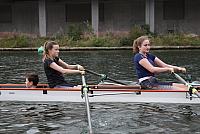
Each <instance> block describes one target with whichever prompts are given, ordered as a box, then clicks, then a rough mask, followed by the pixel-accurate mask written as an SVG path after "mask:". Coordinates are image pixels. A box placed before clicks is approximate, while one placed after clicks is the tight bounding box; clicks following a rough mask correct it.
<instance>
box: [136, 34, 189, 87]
mask: <svg viewBox="0 0 200 134" xmlns="http://www.w3.org/2000/svg"><path fill="white" fill-rule="evenodd" d="M150 48H151V43H150V39H149V38H148V36H141V37H139V38H137V39H136V40H134V42H133V51H134V53H135V55H134V56H133V58H132V62H133V63H134V66H135V71H136V74H137V78H138V81H139V84H140V85H141V87H142V88H143V89H154V88H155V89H163V88H170V89H172V88H173V89H178V88H179V84H175V83H170V82H160V81H158V80H157V78H156V77H155V74H159V73H164V72H168V73H172V72H186V69H185V68H183V67H177V66H173V65H169V64H167V63H165V62H163V61H162V60H160V59H159V58H158V57H156V56H155V55H153V54H151V53H150Z"/></svg>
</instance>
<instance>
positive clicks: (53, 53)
mask: <svg viewBox="0 0 200 134" xmlns="http://www.w3.org/2000/svg"><path fill="white" fill-rule="evenodd" d="M49 55H50V56H52V57H58V55H59V45H53V48H52V49H51V50H49Z"/></svg>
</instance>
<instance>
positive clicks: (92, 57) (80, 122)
mask: <svg viewBox="0 0 200 134" xmlns="http://www.w3.org/2000/svg"><path fill="white" fill-rule="evenodd" d="M152 53H153V54H155V55H157V56H158V57H159V58H160V59H162V60H164V61H166V62H167V63H170V64H173V65H178V66H184V67H186V68H187V70H188V74H191V75H192V76H193V77H192V79H193V80H194V81H195V80H197V81H200V77H199V72H200V69H199V63H200V62H199V58H200V55H199V53H200V50H171V51H168V50H165V51H164V50H162V51H158V50H156V51H152ZM60 57H61V58H62V59H63V60H64V61H66V62H67V63H69V64H81V65H83V66H85V68H87V69H90V70H93V71H96V72H98V73H104V74H107V75H108V76H109V77H111V78H115V79H118V80H129V81H136V76H135V73H134V69H133V65H132V62H131V57H132V52H131V51H123V50H120V51H75V52H73V51H69V52H61V53H60ZM30 71H35V72H37V73H38V74H39V77H40V82H41V83H46V77H45V74H44V70H43V66H42V62H41V57H40V56H38V55H37V52H23V51H22V52H9V51H7V52H0V76H1V77H0V81H1V83H24V75H25V73H26V72H30ZM182 76H184V75H182ZM65 77H66V79H67V80H68V81H69V82H71V83H74V84H81V77H80V76H79V75H72V76H65ZM158 77H159V78H160V79H162V80H165V81H176V79H175V78H174V77H173V76H171V75H170V74H167V73H166V74H162V75H159V76H158ZM86 80H87V83H98V81H99V78H98V77H96V76H93V75H90V74H86ZM91 117H92V126H93V130H94V133H102V134H132V133H137V134H139V133H152V134H154V133H166V134H169V133H170V134H171V133H200V127H199V124H200V120H199V119H200V106H199V105H197V104H159V103H91ZM43 133H47V134H68V133H69V134H85V133H88V128H87V117H86V111H85V105H84V103H66V102H0V134H43Z"/></svg>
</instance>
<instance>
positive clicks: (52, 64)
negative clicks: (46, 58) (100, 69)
mask: <svg viewBox="0 0 200 134" xmlns="http://www.w3.org/2000/svg"><path fill="white" fill-rule="evenodd" d="M50 67H51V68H53V69H55V70H57V71H59V72H61V73H62V74H78V73H80V74H84V73H85V72H84V71H80V70H73V69H65V68H63V67H61V66H58V65H57V64H56V63H55V62H53V63H51V64H50Z"/></svg>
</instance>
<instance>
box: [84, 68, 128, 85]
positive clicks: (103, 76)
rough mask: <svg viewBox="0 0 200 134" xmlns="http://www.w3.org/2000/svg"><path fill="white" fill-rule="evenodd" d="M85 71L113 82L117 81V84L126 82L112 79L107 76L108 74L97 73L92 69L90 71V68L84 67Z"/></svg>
mask: <svg viewBox="0 0 200 134" xmlns="http://www.w3.org/2000/svg"><path fill="white" fill-rule="evenodd" d="M85 71H86V72H88V73H91V74H94V75H97V76H100V77H102V78H103V80H110V81H113V82H115V83H117V84H121V85H127V84H126V83H123V82H121V81H118V80H115V79H112V78H110V77H108V76H107V75H105V74H99V73H97V72H94V71H92V70H88V69H85Z"/></svg>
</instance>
